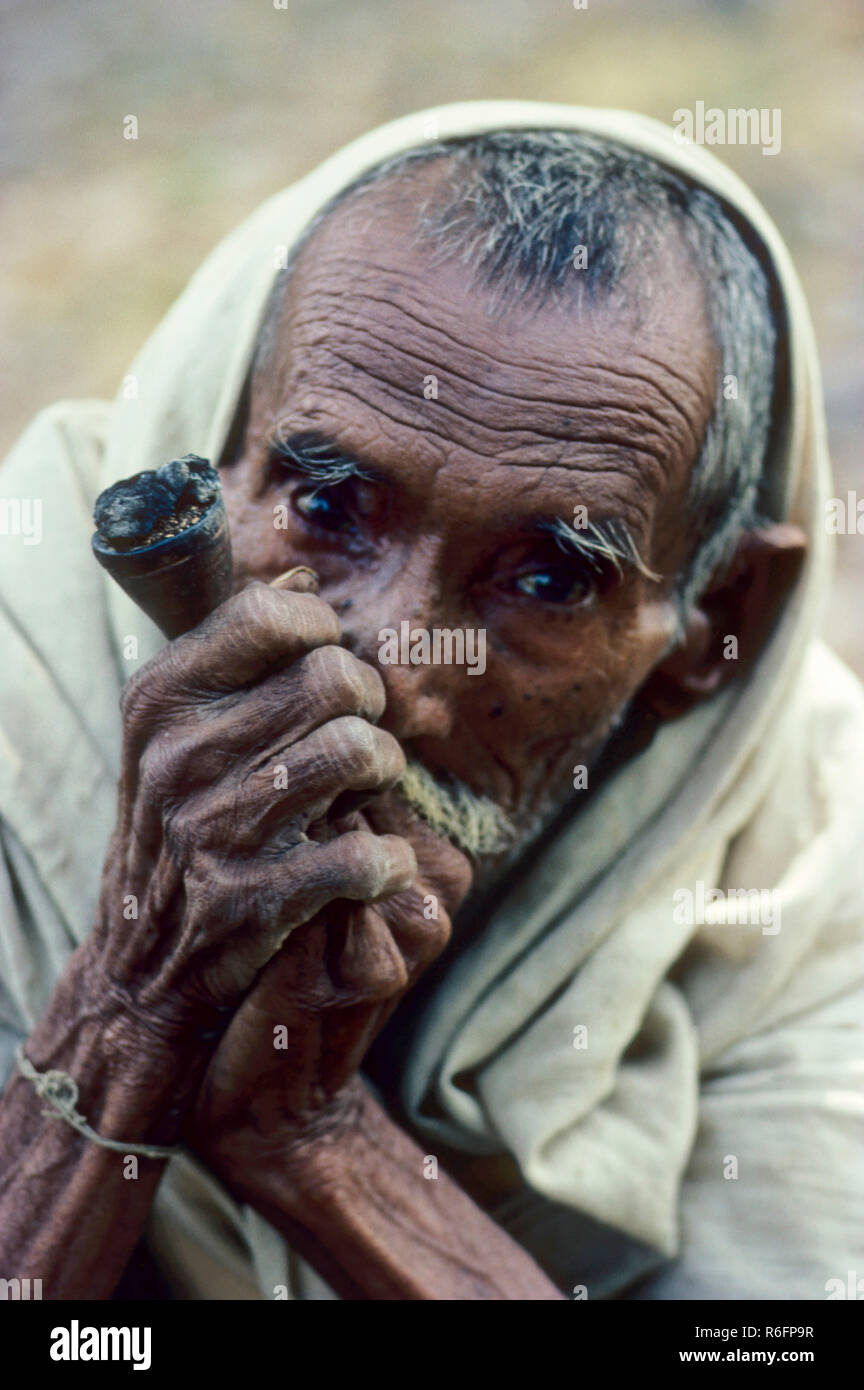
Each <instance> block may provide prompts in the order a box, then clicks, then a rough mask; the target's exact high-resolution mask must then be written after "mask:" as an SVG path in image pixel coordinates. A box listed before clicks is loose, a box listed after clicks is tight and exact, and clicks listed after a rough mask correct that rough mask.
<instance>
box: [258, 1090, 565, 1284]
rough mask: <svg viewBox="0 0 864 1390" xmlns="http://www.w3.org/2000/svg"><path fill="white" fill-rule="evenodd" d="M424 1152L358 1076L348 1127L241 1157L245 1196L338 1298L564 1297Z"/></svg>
mask: <svg viewBox="0 0 864 1390" xmlns="http://www.w3.org/2000/svg"><path fill="white" fill-rule="evenodd" d="M424 1157H425V1155H424V1153H423V1151H422V1149H420V1148H419V1147H418V1145H417V1144H415V1143H414V1141H413V1140H412V1139H411V1138H410V1137H409V1136H408V1135H407V1134H405V1133H404V1131H403V1130H401V1129H400V1128H399V1127H398V1125H396V1124H394V1123H393V1121H392V1120H390V1118H389V1117H388V1116H387V1115H386V1113H385V1112H384V1111H383V1110H382V1109H381V1107H380V1106H379V1105H378V1104H377V1102H376V1101H375V1100H374V1099H373V1098H372V1097H371V1096H370V1095H369V1093H368V1091H366V1090H365V1088H362V1090H361V1088H359V1087H358V1105H357V1110H356V1119H355V1122H354V1123H353V1124H352V1125H351V1126H350V1127H348V1128H346V1129H343V1130H340V1131H339V1133H338V1137H333V1138H332V1139H330V1138H328V1137H326V1136H324V1137H322V1139H321V1141H320V1142H316V1143H315V1144H313V1145H310V1146H307V1152H306V1153H305V1154H304V1151H303V1149H302V1148H301V1151H300V1153H299V1155H298V1154H295V1155H293V1156H292V1158H291V1160H290V1161H289V1162H287V1163H284V1162H282V1163H280V1161H279V1157H278V1152H277V1150H276V1149H275V1147H274V1150H273V1157H272V1158H270V1159H268V1160H267V1161H264V1162H256V1163H254V1164H248V1165H245V1169H246V1174H247V1178H246V1184H247V1187H246V1191H245V1193H244V1196H245V1199H246V1200H247V1201H249V1202H250V1204H251V1205H253V1206H255V1207H256V1208H257V1210H258V1211H259V1212H260V1213H261V1215H263V1216H264V1217H265V1218H266V1219H267V1220H268V1221H270V1223H271V1224H272V1225H274V1226H275V1227H277V1229H279V1230H281V1231H282V1233H283V1234H284V1235H285V1236H286V1238H287V1239H288V1240H289V1242H290V1243H291V1244H292V1245H293V1246H294V1247H295V1248H296V1249H297V1250H298V1251H299V1253H300V1254H302V1255H303V1256H304V1257H305V1258H306V1259H307V1260H309V1262H310V1263H311V1264H312V1265H313V1266H314V1267H315V1268H316V1269H317V1270H318V1272H319V1273H320V1274H321V1275H322V1277H324V1278H325V1279H327V1280H328V1281H329V1282H330V1283H331V1285H332V1286H333V1287H334V1289H336V1291H337V1292H338V1293H340V1294H341V1295H342V1297H345V1298H361V1299H362V1298H367V1299H391V1300H401V1299H409V1300H414V1299H434V1300H447V1301H450V1300H463V1299H464V1300H484V1299H503V1300H509V1299H513V1300H528V1301H534V1300H546V1299H560V1298H563V1295H562V1294H561V1293H560V1292H559V1290H558V1289H557V1288H556V1287H555V1285H554V1284H552V1283H551V1282H550V1280H549V1279H547V1278H546V1276H545V1274H543V1272H542V1271H541V1270H540V1268H539V1267H538V1266H537V1265H536V1264H535V1263H534V1261H533V1260H532V1259H531V1257H530V1256H529V1255H527V1254H526V1252H525V1251H524V1250H523V1249H522V1248H521V1246H519V1245H517V1244H516V1242H515V1241H512V1240H511V1239H510V1237H509V1236H508V1235H507V1234H506V1233H505V1232H504V1231H503V1230H502V1229H501V1228H500V1227H499V1226H498V1225H496V1223H495V1222H494V1221H493V1220H492V1219H491V1218H490V1217H489V1216H487V1215H486V1213H485V1212H483V1211H482V1210H481V1209H480V1208H479V1207H478V1206H477V1205H476V1204H475V1203H474V1202H472V1201H471V1199H470V1198H469V1197H467V1196H466V1194H465V1193H464V1192H463V1191H462V1190H461V1188H459V1187H458V1186H457V1184H456V1183H455V1182H453V1181H452V1179H450V1178H449V1177H448V1176H447V1174H446V1173H443V1172H439V1173H438V1176H437V1177H435V1178H427V1177H425V1176H424ZM253 1174H254V1176H252V1175H253ZM250 1183H251V1184H254V1190H250V1186H249V1184H250Z"/></svg>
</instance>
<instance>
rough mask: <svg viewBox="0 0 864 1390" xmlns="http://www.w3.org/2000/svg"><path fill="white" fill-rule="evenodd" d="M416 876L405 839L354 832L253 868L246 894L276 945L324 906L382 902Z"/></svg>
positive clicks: (300, 846)
mask: <svg viewBox="0 0 864 1390" xmlns="http://www.w3.org/2000/svg"><path fill="white" fill-rule="evenodd" d="M416 873H417V860H416V859H415V857H414V851H413V850H412V848H411V846H410V845H409V843H408V841H407V840H403V839H402V838H401V837H400V836H399V835H372V834H370V833H369V832H368V831H365V830H355V831H352V832H350V833H349V834H347V835H340V836H339V838H338V839H337V840H330V841H328V843H327V844H324V845H319V844H315V843H314V842H313V841H311V840H309V841H307V842H306V843H304V844H301V845H298V846H297V847H296V848H295V849H292V850H291V851H290V852H289V853H288V854H286V855H284V856H283V858H282V860H281V861H276V862H275V863H272V864H268V865H266V866H264V865H260V864H259V865H257V866H256V868H255V870H253V873H252V875H251V877H250V880H249V891H250V894H251V897H252V900H253V902H254V905H255V915H256V918H257V920H258V921H259V922H260V924H261V926H262V927H264V928H265V929H266V930H268V931H270V932H271V933H273V937H274V939H275V938H276V937H279V944H281V941H282V940H284V939H285V936H287V934H288V932H289V931H291V930H292V929H293V928H294V927H295V926H298V925H299V924H300V923H301V922H308V921H309V920H310V919H311V918H312V917H314V916H315V915H316V914H317V913H318V912H320V911H321V909H322V908H324V907H326V906H327V904H328V903H331V902H334V901H336V900H337V899H346V898H347V899H348V900H349V901H351V902H365V903H372V902H380V901H383V900H384V899H386V898H388V897H390V895H391V894H393V893H398V892H403V891H404V890H405V889H406V888H408V887H409V886H410V885H411V883H413V881H414V878H415V876H416Z"/></svg>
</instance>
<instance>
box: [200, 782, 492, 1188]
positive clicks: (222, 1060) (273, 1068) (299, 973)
mask: <svg viewBox="0 0 864 1390" xmlns="http://www.w3.org/2000/svg"><path fill="white" fill-rule="evenodd" d="M369 821H371V822H372V823H373V824H374V828H375V830H376V831H377V832H378V833H387V832H392V831H395V830H396V829H397V828H398V829H399V830H400V831H401V833H402V834H404V835H406V837H407V838H408V839H409V840H410V842H411V844H412V846H413V849H414V852H415V854H416V857H417V862H418V874H417V878H416V880H415V882H414V883H413V884H412V886H411V887H410V888H408V889H405V890H403V891H399V892H395V893H393V894H391V895H390V896H388V897H386V898H384V899H382V900H381V901H380V902H378V903H377V904H375V905H371V904H359V903H347V902H345V903H333V904H330V905H329V906H328V907H326V908H324V909H322V910H321V911H320V912H319V913H318V914H317V915H316V916H315V917H314V918H313V919H312V920H311V921H310V922H308V923H306V925H305V926H301V927H298V928H296V929H295V931H294V932H292V934H291V936H290V937H289V939H288V941H287V942H286V943H285V945H284V946H283V947H282V949H281V950H280V952H279V954H278V955H277V956H276V957H275V958H274V959H273V960H272V961H271V962H270V964H269V965H268V966H267V967H266V969H265V970H264V971H263V972H262V974H261V976H260V978H259V980H258V981H257V983H256V985H255V987H254V988H253V989H252V990H251V991H250V993H249V994H248V995H247V997H246V999H245V1000H244V1002H243V1004H242V1006H241V1007H240V1009H239V1010H238V1011H237V1013H236V1014H235V1016H234V1018H233V1020H232V1022H231V1025H230V1027H229V1029H228V1031H227V1033H226V1035H225V1037H224V1038H223V1040H222V1042H221V1043H220V1046H219V1049H218V1051H217V1052H216V1054H215V1056H214V1057H213V1059H212V1061H211V1063H210V1067H209V1069H208V1071H207V1074H206V1077H205V1080H204V1084H203V1086H202V1087H201V1090H200V1092H199V1095H198V1098H197V1101H196V1103H195V1105H194V1107H193V1109H192V1110H191V1112H190V1114H189V1116H188V1118H187V1125H186V1130H185V1133H184V1139H185V1140H186V1142H187V1143H188V1144H189V1145H190V1147H192V1148H193V1149H194V1150H195V1152H196V1153H197V1154H198V1156H199V1157H200V1158H202V1159H203V1161H204V1162H205V1163H207V1165H208V1166H209V1167H210V1168H211V1169H212V1170H213V1171H214V1172H215V1173H217V1175H218V1176H220V1177H221V1178H222V1180H223V1181H224V1182H225V1183H226V1185H227V1186H229V1187H230V1188H231V1189H232V1190H233V1191H234V1192H235V1193H236V1194H237V1195H239V1196H244V1195H245V1196H250V1194H252V1193H254V1176H253V1175H254V1171H255V1168H256V1165H260V1163H261V1162H262V1160H264V1159H265V1158H266V1157H267V1156H268V1155H270V1156H275V1157H278V1160H279V1162H280V1165H290V1164H291V1163H292V1162H295V1161H296V1162H297V1163H301V1164H302V1163H303V1162H304V1160H305V1158H306V1156H307V1154H308V1151H309V1149H310V1148H311V1147H316V1146H320V1145H321V1144H322V1143H323V1144H327V1143H329V1142H332V1140H333V1139H338V1137H339V1135H340V1132H341V1131H342V1130H343V1129H344V1128H345V1127H350V1125H351V1123H352V1118H353V1115H354V1112H355V1109H356V1107H357V1105H358V1104H359V1097H358V1089H357V1088H358V1085H359V1082H358V1080H357V1077H356V1073H357V1069H358V1068H359V1066H360V1065H361V1063H362V1060H363V1057H364V1055H365V1053H366V1051H367V1049H368V1048H369V1046H370V1044H371V1043H372V1041H373V1039H374V1038H375V1036H376V1034H377V1033H378V1032H379V1031H380V1030H381V1028H382V1027H383V1026H384V1024H385V1023H386V1021H387V1019H388V1017H389V1016H390V1014H391V1013H392V1011H393V1009H394V1008H395V1007H396V1005H397V1004H398V1002H399V1000H400V999H401V998H402V996H403V995H404V994H405V992H406V991H407V990H408V989H410V988H411V986H412V985H413V984H414V983H415V982H416V980H417V979H418V977H419V976H420V974H421V973H422V971H423V970H424V969H425V968H426V966H428V965H429V964H431V962H432V961H433V960H434V959H435V958H436V957H437V956H438V955H439V954H440V953H441V952H442V951H443V949H444V947H445V946H446V944H447V941H448V939H449V936H450V920H451V916H452V914H453V913H454V912H455V910H456V908H457V907H458V905H459V903H460V902H461V901H462V899H463V898H464V896H465V894H466V893H467V891H468V888H469V886H470V881H471V870H470V866H469V863H468V860H467V859H466V858H465V856H464V855H463V854H462V853H460V851H459V850H457V849H456V848H454V846H453V845H451V844H450V843H449V841H446V840H443V839H441V838H440V837H439V836H438V835H436V834H435V833H434V832H433V831H432V830H430V829H429V827H428V826H426V825H425V824H424V823H423V822H422V821H420V820H419V819H418V818H417V817H416V816H414V815H413V814H411V813H409V812H408V811H407V809H406V808H404V807H402V806H401V805H400V804H399V803H398V798H396V797H395V796H394V795H392V794H390V795H384V796H381V797H376V798H375V801H374V804H373V805H372V806H370V807H369V808H368V810H367V812H366V814H365V815H362V816H361V815H356V816H353V817H351V822H353V823H355V824H357V825H358V826H359V825H360V824H363V823H366V824H368V823H369ZM347 824H348V822H347V821H346V822H342V823H341V824H340V826H339V829H340V830H343V831H344V829H345V828H346V826H347Z"/></svg>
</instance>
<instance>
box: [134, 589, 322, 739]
mask: <svg viewBox="0 0 864 1390" xmlns="http://www.w3.org/2000/svg"><path fill="white" fill-rule="evenodd" d="M339 638H340V630H339V620H338V618H337V616H336V614H335V612H334V611H333V609H332V608H331V607H330V605H329V604H327V603H325V602H324V600H323V599H320V598H317V597H316V596H315V595H314V594H295V593H292V592H291V591H290V590H288V589H273V588H270V587H269V586H268V585H266V584H260V583H257V582H256V583H254V584H250V585H249V587H248V588H246V589H244V590H243V591H242V593H239V594H235V595H234V597H233V598H230V599H228V600H227V602H226V603H223V604H221V605H220V607H219V608H217V609H216V610H215V611H214V612H213V613H211V614H210V616H209V618H206V619H205V621H204V622H203V623H201V624H199V626H198V627H196V628H194V629H193V630H192V632H189V633H187V634H186V635H185V636H183V637H178V638H177V639H176V641H174V642H169V643H168V645H167V646H166V647H164V648H163V650H162V651H161V652H159V653H158V655H157V656H156V657H154V658H153V660H152V661H149V662H148V663H147V665H146V666H143V667H142V668H141V670H140V671H139V672H137V673H136V675H134V676H133V677H132V679H131V680H130V681H129V682H127V685H126V687H125V689H124V693H123V712H124V717H125V719H126V721H127V724H128V725H131V726H133V728H134V726H135V725H136V724H139V725H140V724H141V723H145V724H146V723H148V722H149V721H152V720H154V719H155V721H156V722H157V723H159V722H166V721H167V720H170V719H173V718H176V716H177V713H178V712H180V711H184V710H185V709H186V708H188V705H189V704H190V703H198V702H200V701H201V700H203V699H208V698H211V697H212V696H213V695H225V694H229V693H230V692H232V691H236V690H240V689H242V688H243V687H244V686H248V685H250V684H251V683H252V682H253V681H256V680H259V679H261V678H262V677H263V676H265V675H267V674H269V673H270V672H271V671H273V670H274V669H276V668H277V667H280V666H284V665H287V664H288V663H289V662H291V661H295V660H297V658H299V657H301V656H303V655H305V654H306V653H307V652H309V651H312V650H313V649H314V648H316V647H323V646H328V645H329V646H335V645H336V644H338V642H339Z"/></svg>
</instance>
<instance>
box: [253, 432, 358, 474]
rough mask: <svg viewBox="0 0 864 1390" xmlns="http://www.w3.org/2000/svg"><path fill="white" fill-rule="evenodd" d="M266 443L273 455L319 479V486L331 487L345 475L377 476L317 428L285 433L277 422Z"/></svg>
mask: <svg viewBox="0 0 864 1390" xmlns="http://www.w3.org/2000/svg"><path fill="white" fill-rule="evenodd" d="M267 444H268V448H269V451H270V454H271V456H272V457H275V458H280V459H284V460H285V462H286V463H288V464H290V465H291V467H292V468H297V469H299V470H300V472H301V473H306V474H307V475H308V476H309V477H310V478H313V479H315V480H316V481H317V482H320V484H321V486H322V487H333V486H335V485H336V484H337V483H344V482H345V481H346V479H348V478H368V479H370V480H374V479H375V478H376V474H375V473H374V472H373V471H372V470H371V469H368V468H366V467H365V466H364V465H363V464H362V463H360V462H359V460H357V459H356V458H353V457H352V456H351V455H349V454H346V453H344V452H343V450H341V449H340V448H339V446H338V444H335V443H334V442H333V440H332V439H328V438H327V437H326V435H323V434H319V433H318V432H317V431H316V430H303V431H300V432H299V433H297V434H289V435H286V434H285V433H284V432H283V431H282V430H281V429H280V428H279V426H278V425H277V427H276V429H275V430H274V431H273V432H272V434H271V435H270V436H269V438H268V440H267Z"/></svg>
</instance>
